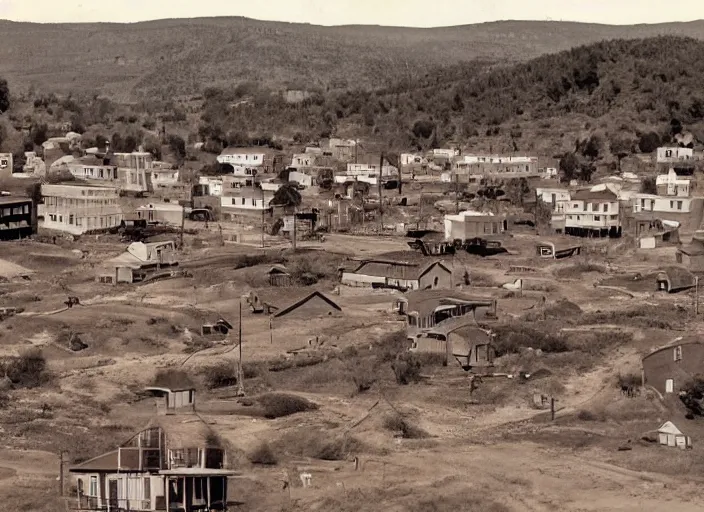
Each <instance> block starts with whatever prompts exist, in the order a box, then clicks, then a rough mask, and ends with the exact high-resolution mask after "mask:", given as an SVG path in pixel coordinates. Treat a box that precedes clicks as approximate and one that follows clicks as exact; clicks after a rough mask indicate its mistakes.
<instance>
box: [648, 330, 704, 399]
mask: <svg viewBox="0 0 704 512" xmlns="http://www.w3.org/2000/svg"><path fill="white" fill-rule="evenodd" d="M703 369H704V343H700V342H699V341H689V342H688V341H682V340H679V341H677V342H675V343H673V344H670V345H667V346H665V347H662V348H659V349H657V350H655V351H653V352H651V353H650V354H648V355H647V356H645V357H644V358H643V385H648V386H652V387H653V388H655V389H656V390H657V391H659V392H660V393H675V392H677V391H679V389H680V388H681V387H682V386H684V385H685V384H686V383H687V382H689V381H690V380H691V379H692V378H694V377H695V376H696V375H699V374H701V373H702V370H703Z"/></svg>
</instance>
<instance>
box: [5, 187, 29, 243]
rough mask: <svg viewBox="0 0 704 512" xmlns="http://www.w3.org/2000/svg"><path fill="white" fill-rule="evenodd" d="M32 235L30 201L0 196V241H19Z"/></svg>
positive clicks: (24, 198)
mask: <svg viewBox="0 0 704 512" xmlns="http://www.w3.org/2000/svg"><path fill="white" fill-rule="evenodd" d="M33 233H34V225H33V223H32V200H31V199H29V198H28V197H14V196H0V240H19V239H20V238H27V237H30V236H32V234H33Z"/></svg>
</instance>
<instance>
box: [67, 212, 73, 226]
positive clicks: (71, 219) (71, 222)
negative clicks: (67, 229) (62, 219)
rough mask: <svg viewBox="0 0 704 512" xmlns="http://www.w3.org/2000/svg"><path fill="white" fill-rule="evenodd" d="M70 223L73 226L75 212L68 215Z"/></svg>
mask: <svg viewBox="0 0 704 512" xmlns="http://www.w3.org/2000/svg"><path fill="white" fill-rule="evenodd" d="M68 223H69V224H71V225H72V226H73V214H71V215H69V216H68Z"/></svg>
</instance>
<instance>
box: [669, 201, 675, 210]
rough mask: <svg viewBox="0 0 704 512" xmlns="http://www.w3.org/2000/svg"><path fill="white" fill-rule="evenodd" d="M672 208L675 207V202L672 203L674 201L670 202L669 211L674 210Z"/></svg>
mask: <svg viewBox="0 0 704 512" xmlns="http://www.w3.org/2000/svg"><path fill="white" fill-rule="evenodd" d="M674 207H675V202H674V201H670V209H674Z"/></svg>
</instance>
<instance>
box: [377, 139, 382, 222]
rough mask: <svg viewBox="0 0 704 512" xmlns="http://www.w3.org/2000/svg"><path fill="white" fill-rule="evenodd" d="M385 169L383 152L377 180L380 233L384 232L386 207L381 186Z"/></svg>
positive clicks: (380, 157)
mask: <svg viewBox="0 0 704 512" xmlns="http://www.w3.org/2000/svg"><path fill="white" fill-rule="evenodd" d="M383 169H384V152H383V151H382V152H381V155H380V156H379V177H378V178H377V188H378V191H379V233H383V232H384V206H383V200H382V192H381V191H382V188H383V187H382V186H381V178H382V175H383V174H384V173H383Z"/></svg>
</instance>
